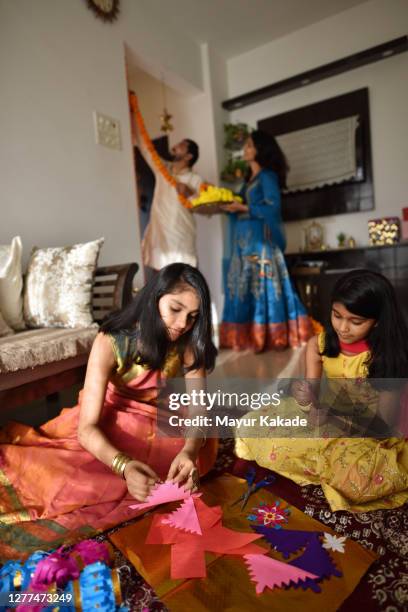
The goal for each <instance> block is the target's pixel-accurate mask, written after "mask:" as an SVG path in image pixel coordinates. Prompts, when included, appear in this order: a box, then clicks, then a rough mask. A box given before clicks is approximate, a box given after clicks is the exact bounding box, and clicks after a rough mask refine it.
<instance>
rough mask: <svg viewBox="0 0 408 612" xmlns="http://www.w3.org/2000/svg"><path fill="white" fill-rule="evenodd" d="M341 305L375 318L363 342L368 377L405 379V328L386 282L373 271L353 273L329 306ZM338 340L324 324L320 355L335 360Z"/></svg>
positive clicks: (407, 350)
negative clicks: (367, 358)
mask: <svg viewBox="0 0 408 612" xmlns="http://www.w3.org/2000/svg"><path fill="white" fill-rule="evenodd" d="M334 302H340V304H342V305H343V306H345V307H346V308H347V310H349V311H350V312H352V313H353V314H355V315H357V316H359V317H364V318H366V319H375V321H376V323H375V325H374V326H373V327H372V328H371V330H370V332H369V334H368V336H367V338H366V340H367V342H368V345H369V347H370V355H371V356H370V358H369V361H368V363H367V365H368V377H369V378H407V377H408V329H407V325H406V322H405V320H404V318H403V316H402V313H401V311H400V309H399V306H398V303H397V299H396V296H395V291H394V288H393V286H392V285H391V283H390V282H389V280H387V279H386V278H385V276H383V275H382V274H379V273H378V272H373V271H372V270H352V271H351V272H348V273H347V274H345V275H344V276H342V277H341V278H340V279H339V280H338V281H337V283H336V284H335V286H334V289H333V292H332V296H331V305H333V303H334ZM339 352H340V343H339V338H338V336H337V334H336V332H335V331H334V328H333V326H332V324H331V320H330V319H329V321H328V322H327V326H326V334H325V346H324V350H323V351H322V355H326V356H327V357H337V355H338V354H339Z"/></svg>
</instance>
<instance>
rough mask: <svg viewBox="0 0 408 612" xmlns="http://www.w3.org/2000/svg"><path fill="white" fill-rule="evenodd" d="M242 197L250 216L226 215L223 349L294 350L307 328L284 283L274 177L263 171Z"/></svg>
mask: <svg viewBox="0 0 408 612" xmlns="http://www.w3.org/2000/svg"><path fill="white" fill-rule="evenodd" d="M241 195H242V197H243V198H244V201H245V202H246V203H247V204H248V206H249V213H244V214H237V213H234V214H230V215H229V216H230V224H231V228H230V229H231V240H232V256H231V260H230V263H229V267H228V271H227V273H226V275H225V277H224V293H225V304H224V312H223V317H222V324H221V329H220V341H221V346H222V347H224V348H234V349H238V350H241V349H246V348H251V349H253V350H255V351H262V350H264V349H279V348H285V347H287V346H299V345H300V344H301V343H303V342H305V341H306V340H307V339H308V338H309V337H310V336H312V335H313V330H312V324H311V321H310V319H309V317H308V316H307V314H306V310H305V308H304V306H303V304H302V303H301V301H300V299H299V296H298V295H297V293H296V291H295V290H294V288H293V286H292V283H291V281H290V278H289V274H288V270H287V267H286V262H285V259H284V256H283V251H284V250H285V246H286V239H285V231H284V227H283V223H282V217H281V198H280V189H279V184H278V177H277V175H276V173H275V172H273V171H272V170H269V169H263V170H261V172H260V173H259V174H257V175H256V177H255V178H254V179H253V180H252V181H250V182H249V183H247V184H246V185H245V186H244V187H243V189H242V191H241Z"/></svg>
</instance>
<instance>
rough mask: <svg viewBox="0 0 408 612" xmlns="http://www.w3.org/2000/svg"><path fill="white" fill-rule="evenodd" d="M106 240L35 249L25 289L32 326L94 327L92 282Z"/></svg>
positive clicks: (25, 303) (25, 298)
mask: <svg viewBox="0 0 408 612" xmlns="http://www.w3.org/2000/svg"><path fill="white" fill-rule="evenodd" d="M102 244H103V238H100V239H99V240H94V241H93V242H87V243H85V244H75V245H73V246H68V247H56V248H47V249H34V250H33V252H32V254H31V260H30V263H29V265H28V271H27V277H26V282H25V290H24V317H25V320H26V323H27V325H28V326H29V327H89V326H90V325H92V322H93V317H92V309H91V300H92V283H93V278H94V274H95V268H96V263H97V260H98V255H99V250H100V248H101V246H102Z"/></svg>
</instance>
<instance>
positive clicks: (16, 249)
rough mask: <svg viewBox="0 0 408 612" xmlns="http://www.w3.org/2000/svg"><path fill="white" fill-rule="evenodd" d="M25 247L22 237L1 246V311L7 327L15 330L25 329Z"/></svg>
mask: <svg viewBox="0 0 408 612" xmlns="http://www.w3.org/2000/svg"><path fill="white" fill-rule="evenodd" d="M22 252H23V247H22V244H21V238H20V236H16V237H15V238H13V240H12V242H11V244H7V245H0V310H1V313H2V315H3V318H4V320H5V321H6V323H7V325H9V326H10V327H12V328H13V329H24V328H25V324H24V319H23V298H22V290H23V276H22V270H21V255H22Z"/></svg>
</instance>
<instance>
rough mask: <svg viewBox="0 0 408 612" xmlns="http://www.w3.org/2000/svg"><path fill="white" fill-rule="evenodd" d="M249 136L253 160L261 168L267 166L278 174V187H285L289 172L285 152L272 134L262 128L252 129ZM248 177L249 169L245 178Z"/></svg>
mask: <svg viewBox="0 0 408 612" xmlns="http://www.w3.org/2000/svg"><path fill="white" fill-rule="evenodd" d="M249 138H252V140H253V143H254V146H255V149H256V157H255V161H257V162H258V164H259V165H260V166H261V168H269V170H273V171H274V172H276V174H277V175H278V181H279V187H280V188H281V189H286V177H287V174H288V172H289V165H288V162H287V159H286V157H285V154H284V153H283V151H282V149H281V148H280V146H279V144H278V143H277V141H276V139H275V138H274V136H272V135H271V134H268V132H264V131H262V130H254V131H253V132H251V134H250V136H249ZM249 177H250V170H249V173H248V175H247V176H246V179H247V180H248V179H249Z"/></svg>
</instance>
